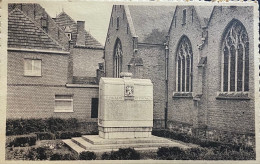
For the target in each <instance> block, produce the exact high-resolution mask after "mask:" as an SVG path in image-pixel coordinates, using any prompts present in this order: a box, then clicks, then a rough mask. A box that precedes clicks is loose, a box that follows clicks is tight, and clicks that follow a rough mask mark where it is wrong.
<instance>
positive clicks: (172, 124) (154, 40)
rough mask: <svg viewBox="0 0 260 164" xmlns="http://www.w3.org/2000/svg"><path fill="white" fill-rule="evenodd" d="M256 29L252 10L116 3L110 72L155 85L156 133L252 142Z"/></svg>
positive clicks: (107, 64) (109, 37) (108, 52)
mask: <svg viewBox="0 0 260 164" xmlns="http://www.w3.org/2000/svg"><path fill="white" fill-rule="evenodd" d="M153 14H154V15H153ZM253 29H254V15H253V6H192V5H191V6H175V7H173V6H172V7H168V6H167V7H166V6H160V7H158V6H131V5H114V6H113V9H112V13H111V18H110V24H109V29H108V34H107V40H106V44H105V73H106V76H108V77H115V78H116V77H119V74H120V72H127V71H128V72H132V73H133V76H134V78H148V79H151V80H152V83H153V85H154V128H160V127H166V128H169V129H173V130H180V131H181V132H183V133H187V134H195V135H199V136H202V137H203V136H204V137H207V138H211V139H215V140H227V139H231V140H240V139H241V138H239V137H233V136H240V137H241V136H243V137H242V138H244V139H245V138H246V139H245V140H247V141H248V142H249V143H250V142H254V141H253V138H254V137H252V136H254V131H255V104H256V102H255V99H256V98H255V89H256V88H257V89H258V85H257V84H255V77H254V76H255V61H254V54H255V53H257V52H258V51H256V49H255V46H254V40H255V38H254V31H253ZM233 134H235V135H233ZM237 134H239V135H237ZM212 137H213V138H212Z"/></svg>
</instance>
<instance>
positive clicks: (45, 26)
mask: <svg viewBox="0 0 260 164" xmlns="http://www.w3.org/2000/svg"><path fill="white" fill-rule="evenodd" d="M41 27H42V29H43V30H44V31H46V32H48V19H47V18H46V17H42V18H41Z"/></svg>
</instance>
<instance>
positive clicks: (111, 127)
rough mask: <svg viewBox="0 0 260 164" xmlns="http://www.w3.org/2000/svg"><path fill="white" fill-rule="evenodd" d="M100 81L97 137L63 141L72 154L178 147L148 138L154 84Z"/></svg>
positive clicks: (124, 75) (125, 75) (129, 80)
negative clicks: (123, 149) (122, 149)
mask: <svg viewBox="0 0 260 164" xmlns="http://www.w3.org/2000/svg"><path fill="white" fill-rule="evenodd" d="M120 75H121V77H122V78H106V77H102V78H101V79H100V83H99V109H98V130H99V135H83V136H82V137H75V138H72V139H67V140H63V142H64V143H65V144H67V145H68V146H70V147H71V148H72V149H73V150H74V151H76V152H77V153H80V152H82V151H96V152H99V151H111V150H115V149H118V148H129V147H131V148H136V149H138V148H141V149H142V150H143V149H148V150H151V149H155V150H157V148H158V147H161V146H179V147H182V148H187V146H185V145H182V144H180V143H176V142H173V141H170V140H168V139H166V138H162V137H157V136H153V135H151V131H152V127H153V84H152V82H151V80H149V79H132V78H131V75H132V74H131V73H121V74H120Z"/></svg>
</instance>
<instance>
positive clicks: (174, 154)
mask: <svg viewBox="0 0 260 164" xmlns="http://www.w3.org/2000/svg"><path fill="white" fill-rule="evenodd" d="M157 157H158V159H163V160H165V159H166V160H174V159H185V152H184V151H183V150H182V149H180V148H179V147H160V148H159V149H158V151H157Z"/></svg>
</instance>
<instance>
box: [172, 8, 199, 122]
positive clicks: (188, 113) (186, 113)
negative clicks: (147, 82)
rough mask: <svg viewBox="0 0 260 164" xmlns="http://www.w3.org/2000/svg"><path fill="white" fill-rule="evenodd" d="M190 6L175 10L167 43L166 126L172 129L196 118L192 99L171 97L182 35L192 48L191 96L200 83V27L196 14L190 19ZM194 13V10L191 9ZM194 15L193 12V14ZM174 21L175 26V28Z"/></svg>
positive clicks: (195, 109)
mask: <svg viewBox="0 0 260 164" xmlns="http://www.w3.org/2000/svg"><path fill="white" fill-rule="evenodd" d="M183 9H186V12H187V14H186V15H187V18H186V24H185V25H183V24H182V12H183ZM192 9H193V7H191V6H179V7H178V8H177V9H176V13H175V18H174V20H173V22H172V25H171V31H170V33H169V35H170V41H169V67H168V71H169V78H168V79H169V82H168V88H169V89H168V98H169V99H168V101H169V102H168V103H169V107H168V126H169V127H174V126H175V125H174V124H185V125H187V126H192V125H193V124H194V122H195V124H196V121H197V120H196V119H197V118H196V117H197V112H198V111H197V108H196V106H194V103H195V102H194V101H193V99H192V97H188V98H183V97H181V98H176V97H173V93H174V92H176V66H175V65H176V64H175V57H176V51H177V46H178V43H179V41H180V39H181V37H182V36H183V35H186V36H187V37H188V38H189V40H190V42H191V46H192V51H193V94H194V95H196V94H197V93H198V92H199V90H198V88H197V86H198V85H199V83H200V81H198V78H197V77H198V76H197V75H198V68H197V65H198V60H199V59H198V56H199V50H198V48H197V45H199V44H201V33H202V30H201V26H200V22H199V19H198V17H197V15H196V14H193V18H192ZM193 12H194V9H193ZM194 13H195V12H194ZM175 21H176V26H175Z"/></svg>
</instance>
